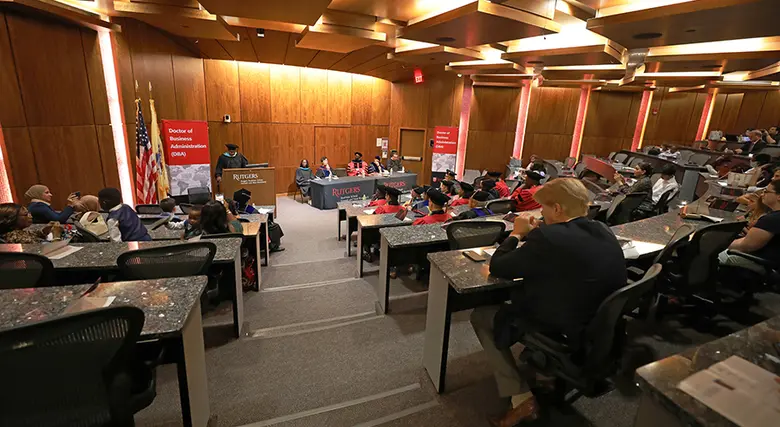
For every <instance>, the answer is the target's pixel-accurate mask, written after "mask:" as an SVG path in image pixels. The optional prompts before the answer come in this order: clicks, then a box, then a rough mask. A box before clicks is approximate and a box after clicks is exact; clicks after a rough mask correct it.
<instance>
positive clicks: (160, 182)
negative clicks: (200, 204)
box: [149, 97, 171, 200]
mask: <svg viewBox="0 0 780 427" xmlns="http://www.w3.org/2000/svg"><path fill="white" fill-rule="evenodd" d="M149 106H150V107H151V110H152V154H153V155H154V157H155V163H156V164H157V197H158V198H159V200H162V199H164V198H166V197H168V194H169V193H170V191H171V185H170V181H169V180H168V167H167V166H166V164H165V155H164V154H163V144H162V139H160V126H159V125H158V124H157V111H156V110H155V109H154V99H152V98H151V97H150V98H149Z"/></svg>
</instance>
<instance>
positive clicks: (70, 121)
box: [0, 12, 119, 208]
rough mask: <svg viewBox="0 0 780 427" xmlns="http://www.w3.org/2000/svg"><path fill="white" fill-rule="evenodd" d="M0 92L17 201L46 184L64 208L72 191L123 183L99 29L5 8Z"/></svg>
mask: <svg viewBox="0 0 780 427" xmlns="http://www.w3.org/2000/svg"><path fill="white" fill-rule="evenodd" d="M0 94H2V95H0V97H1V98H2V102H0V127H2V132H3V136H4V139H5V144H6V150H7V153H8V164H9V165H10V175H11V179H12V182H13V185H12V192H13V193H14V200H16V201H18V202H20V203H25V204H26V203H27V200H25V198H24V193H25V191H26V190H27V188H29V187H30V186H31V185H33V184H37V183H42V184H45V185H47V186H48V187H49V188H50V189H51V191H52V193H54V201H53V203H52V204H53V205H54V206H55V207H56V208H61V207H62V206H63V205H64V202H65V199H66V198H67V196H68V194H69V193H71V192H73V191H80V192H81V193H82V194H96V193H97V192H98V191H99V190H100V189H101V188H103V187H106V186H112V187H118V186H119V176H118V173H117V166H116V160H115V158H116V157H115V155H114V143H113V138H112V135H111V126H110V124H109V123H110V120H109V114H108V101H107V97H106V89H105V82H104V79H103V68H102V62H101V56H100V47H99V44H98V38H97V33H96V32H95V31H92V30H88V29H85V28H81V27H76V26H70V25H67V24H64V23H61V22H59V21H50V20H47V19H43V18H40V17H30V16H24V15H19V14H16V13H13V12H5V13H0Z"/></svg>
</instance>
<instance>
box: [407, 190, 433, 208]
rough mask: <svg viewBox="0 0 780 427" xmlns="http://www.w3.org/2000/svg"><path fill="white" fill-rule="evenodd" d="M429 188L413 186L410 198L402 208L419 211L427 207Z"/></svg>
mask: <svg viewBox="0 0 780 427" xmlns="http://www.w3.org/2000/svg"><path fill="white" fill-rule="evenodd" d="M430 188H431V187H429V186H427V185H415V186H414V187H412V198H411V199H409V201H408V202H406V203H404V207H407V208H410V209H412V210H419V209H422V208H424V207H427V206H428V190H430Z"/></svg>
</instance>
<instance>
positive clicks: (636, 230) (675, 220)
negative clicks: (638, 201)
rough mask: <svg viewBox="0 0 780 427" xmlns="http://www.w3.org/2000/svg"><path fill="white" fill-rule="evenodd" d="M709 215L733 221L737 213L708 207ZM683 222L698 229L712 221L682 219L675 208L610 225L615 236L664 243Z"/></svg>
mask: <svg viewBox="0 0 780 427" xmlns="http://www.w3.org/2000/svg"><path fill="white" fill-rule="evenodd" d="M709 215H712V216H715V217H720V218H724V220H725V221H733V220H735V219H736V217H737V216H738V214H735V213H734V212H726V211H720V210H716V209H710V213H709ZM683 224H691V225H693V226H694V227H696V230H699V229H701V228H704V227H706V226H708V225H712V224H713V223H711V222H709V221H704V220H700V219H683V218H681V217H680V215H679V213H678V212H677V211H676V210H675V211H670V212H668V213H665V214H663V215H658V216H654V217H652V218H647V219H643V220H641V221H634V222H629V223H627V224H623V225H616V226H614V227H612V232H614V233H615V235H616V236H619V237H622V238H625V239H630V240H636V241H640V242H647V243H654V244H660V245H665V244H667V243H668V242H669V240H670V239H671V238H672V236H673V235H674V233H675V231H677V229H678V228H680V226H682V225H683Z"/></svg>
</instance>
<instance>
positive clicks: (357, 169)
mask: <svg viewBox="0 0 780 427" xmlns="http://www.w3.org/2000/svg"><path fill="white" fill-rule="evenodd" d="M367 174H368V163H366V162H364V161H363V153H361V152H359V151H355V159H354V160H352V161H351V162H349V163H347V175H348V176H358V175H362V176H366V175H367Z"/></svg>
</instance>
